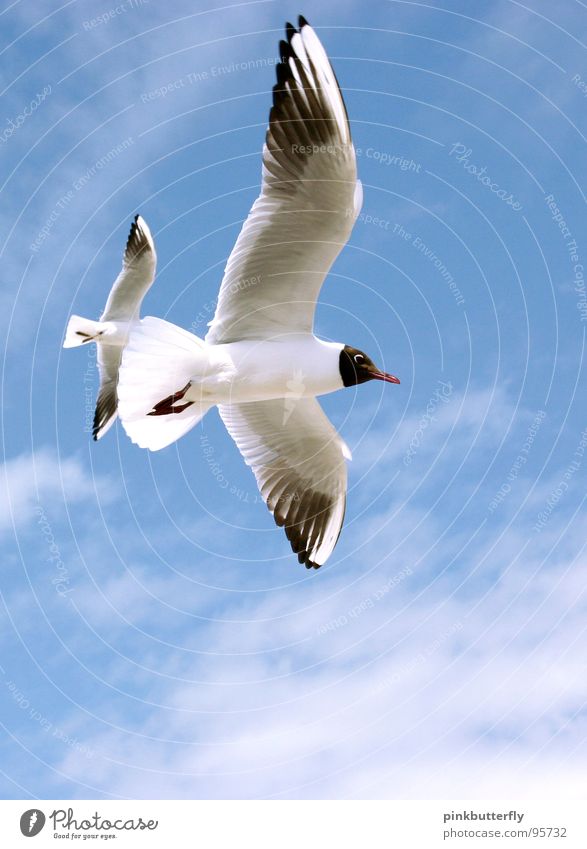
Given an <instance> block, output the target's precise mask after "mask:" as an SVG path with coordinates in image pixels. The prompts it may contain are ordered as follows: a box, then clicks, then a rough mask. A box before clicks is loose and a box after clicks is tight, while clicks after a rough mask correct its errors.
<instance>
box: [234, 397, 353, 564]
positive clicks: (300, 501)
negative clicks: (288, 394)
mask: <svg viewBox="0 0 587 849" xmlns="http://www.w3.org/2000/svg"><path fill="white" fill-rule="evenodd" d="M219 411H220V415H221V417H222V420H223V422H224V424H225V425H226V428H227V430H228V432H229V433H230V435H231V436H232V438H233V439H234V441H235V442H236V445H237V447H238V449H239V451H240V452H241V454H242V456H243V458H244V460H245V462H246V463H247V465H248V466H250V467H251V468H252V470H253V473H254V475H255V478H256V479H257V485H258V487H259V491H260V492H261V495H262V496H263V499H264V500H265V502H266V504H267V507H268V508H269V510H270V511H271V513H272V514H273V518H274V519H275V522H276V524H277V525H279V526H280V527H283V528H284V530H285V533H286V536H287V538H288V540H289V541H290V544H291V547H292V549H293V551H294V552H295V553H296V554H297V555H298V560H299V561H300V563H305V564H306V566H307V568H308V569H310V568H312V567H313V568H314V569H318V568H319V567H320V566H321V565H322V564H323V563H325V562H326V560H327V559H328V557H330V555H331V554H332V552H333V550H334V547H335V545H336V542H337V540H338V537H339V534H340V531H341V528H342V523H343V520H344V511H345V502H346V483H347V472H346V463H345V457H347V456H349V452H348V449H347V447H346V445H345V444H344V442H343V441H342V439H341V437H340V436H339V435H338V433H337V432H336V430H335V429H334V427H333V426H332V424H331V423H330V421H329V420H328V418H327V417H326V415H325V414H324V412H323V411H322V408H321V407H320V405H319V403H318V401H317V400H316V399H315V398H301V399H299V400H298V401H296V404H295V407H294V408H293V411H291V410H290V409H289V406H288V409H287V416H285V415H284V412H285V410H284V400H283V399H277V400H271V401H255V402H252V403H246V404H232V405H222V406H220V407H219Z"/></svg>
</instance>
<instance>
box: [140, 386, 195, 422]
mask: <svg viewBox="0 0 587 849" xmlns="http://www.w3.org/2000/svg"><path fill="white" fill-rule="evenodd" d="M191 385H192V382H191V380H190V381H189V382H188V383H186V385H185V386H184V387H183V389H180V390H179V391H178V392H174V393H173V395H168V396H167V398H164V399H163V400H162V401H159V403H158V404H155V406H154V407H153V409H152V410H151V412H150V413H147V415H148V416H168V415H169V414H170V413H181V412H182V411H183V410H186V409H187V408H188V407H191V405H192V404H193V403H194V402H193V401H188V402H187V403H186V404H180V405H179V406H177V407H176V406H175V403H176V401H181V399H182V398H183V397H184V395H185V394H186V392H187V391H188V389H189V388H190V386H191Z"/></svg>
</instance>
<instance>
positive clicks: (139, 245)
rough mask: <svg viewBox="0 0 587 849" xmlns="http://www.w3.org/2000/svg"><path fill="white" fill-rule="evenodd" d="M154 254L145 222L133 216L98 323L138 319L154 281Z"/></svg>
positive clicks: (149, 232)
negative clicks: (123, 249) (120, 261)
mask: <svg viewBox="0 0 587 849" xmlns="http://www.w3.org/2000/svg"><path fill="white" fill-rule="evenodd" d="M156 268H157V254H156V252H155V244H154V242H153V237H152V236H151V231H150V230H149V227H148V226H147V222H146V221H145V219H144V218H142V217H141V216H140V215H136V216H135V219H134V221H133V223H132V224H131V228H130V233H129V236H128V240H127V242H126V249H125V251H124V256H123V258H122V270H121V272H120V274H119V275H118V277H117V278H116V280H115V281H114V284H113V286H112V289H111V291H110V295H109V296H108V300H107V302H106V306H105V308H104V312H103V313H102V315H101V316H100V320H101V321H130V320H132V319H135V318H138V316H139V310H140V308H141V303H142V301H143V298H144V297H145V295H146V294H147V291H148V290H149V288H150V287H151V285H152V283H153V280H154V279H155V270H156Z"/></svg>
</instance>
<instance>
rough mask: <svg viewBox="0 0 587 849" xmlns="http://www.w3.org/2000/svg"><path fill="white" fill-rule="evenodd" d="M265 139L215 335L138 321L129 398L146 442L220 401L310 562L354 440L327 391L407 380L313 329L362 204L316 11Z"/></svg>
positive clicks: (133, 427)
mask: <svg viewBox="0 0 587 849" xmlns="http://www.w3.org/2000/svg"><path fill="white" fill-rule="evenodd" d="M286 36H287V41H281V43H280V55H281V57H282V58H281V61H280V63H279V64H278V65H277V66H276V68H277V83H276V85H275V86H274V88H273V105H272V108H271V111H270V115H269V127H268V129H267V133H266V138H265V144H264V147H263V156H262V158H263V167H262V187H261V194H260V195H259V197H258V198H257V200H256V201H255V203H254V204H253V207H252V209H251V211H250V213H249V216H248V218H247V219H246V221H245V223H244V225H243V227H242V230H241V232H240V235H239V237H238V239H237V242H236V244H235V246H234V249H233V251H232V253H231V255H230V257H229V259H228V262H227V265H226V268H225V272H224V277H223V280H222V283H221V286H220V292H219V296H218V302H217V307H216V312H215V315H214V318H213V320H212V321H211V322H210V325H209V330H208V332H207V335H206V337H205V339H203V340H202V339H199V338H198V337H197V336H194V334H192V333H189V332H187V331H186V330H183V329H182V328H180V327H177V326H176V325H174V324H171V323H169V322H167V321H163V320H161V319H158V318H154V317H147V318H144V319H143V320H142V321H140V322H137V323H136V324H134V325H133V326H132V328H131V330H130V334H129V337H128V343H127V345H126V347H125V349H124V351H123V354H122V363H121V368H120V375H119V381H118V408H119V414H120V418H121V422H122V425H123V427H124V429H125V431H126V433H127V434H128V436H129V437H130V438H131V440H132V441H133V442H135V443H136V444H138V445H139V446H141V447H143V448H148V449H150V450H153V451H154V450H158V449H160V448H164V447H165V446H166V445H169V444H171V443H172V442H174V441H175V440H176V439H178V438H179V437H180V436H182V435H183V434H184V433H186V432H187V431H188V430H189V429H190V428H192V427H193V426H194V425H195V424H196V423H197V422H199V421H200V420H201V419H202V417H203V416H204V415H205V414H206V412H207V411H208V410H209V409H210V408H211V407H213V406H217V407H218V410H219V413H220V416H221V418H222V420H223V422H224V424H225V426H226V428H227V430H228V432H229V434H230V436H231V437H232V438H233V440H234V441H235V443H236V445H237V447H238V448H239V450H240V452H241V454H242V456H243V458H244V460H245V462H246V463H247V465H249V466H250V467H251V469H252V471H253V473H254V475H255V477H256V480H257V484H258V487H259V490H260V492H261V495H262V497H263V499H264V500H265V502H266V504H267V507H268V508H269V510H270V511H271V513H272V514H273V517H274V519H275V522H276V523H277V525H279V526H281V527H283V528H284V530H285V533H286V535H287V538H288V540H289V542H290V543H291V547H292V549H293V551H294V552H295V553H296V554H297V556H298V560H299V562H300V563H303V564H305V566H306V567H307V568H314V569H318V568H319V567H320V566H322V565H323V564H324V563H325V562H326V561H327V559H328V558H329V557H330V555H331V554H332V552H333V550H334V547H335V545H336V542H337V540H338V537H339V534H340V531H341V528H342V524H343V520H344V513H345V504H346V490H347V469H346V460H347V459H350V451H349V450H348V448H347V446H346V445H345V443H344V442H343V440H342V438H341V437H340V436H339V434H338V433H337V432H336V430H335V429H334V427H333V426H332V424H331V423H330V421H329V420H328V418H327V417H326V415H325V414H324V412H323V411H322V408H321V407H320V404H319V403H318V401H317V400H316V396H319V395H324V394H326V393H329V392H335V391H337V390H339V389H342V388H344V387H349V386H356V385H358V384H362V383H366V382H367V381H370V380H381V381H385V382H386V383H399V382H400V381H399V380H398V378H397V377H395V376H393V375H391V374H387V373H385V372H384V371H382V370H381V369H380V368H378V367H377V366H376V365H375V364H374V363H373V361H372V360H371V359H370V358H369V357H368V356H367V354H365V353H364V352H363V351H361V350H360V349H358V348H355V347H352V346H350V345H345V344H343V343H340V342H327V341H324V340H322V339H319V338H318V337H317V336H316V335H315V334H314V332H313V325H314V312H315V307H316V300H317V298H318V295H319V292H320V288H321V286H322V283H323V281H324V278H325V277H326V275H327V273H328V271H329V269H330V267H331V265H332V263H333V262H334V260H335V259H336V257H337V256H338V254H339V252H340V251H341V249H342V247H343V246H344V244H345V243H346V241H347V240H348V238H349V236H350V233H351V230H352V228H353V225H354V222H355V220H356V218H357V216H358V214H359V211H360V209H361V205H362V190H361V183H360V181H359V180H358V179H357V165H356V157H355V150H354V147H353V143H352V140H351V133H350V127H349V120H348V116H347V112H346V108H345V104H344V101H343V98H342V94H341V92H340V89H339V86H338V83H337V80H336V77H335V74H334V71H333V70H332V66H331V64H330V62H329V60H328V57H327V55H326V52H325V50H324V47H323V46H322V44H321V42H320V40H319V39H318V36H317V35H316V33H315V31H314V30H313V29H312V27H311V26H310V25H309V24H308V22H307V21H306V19H305V18H303V17H300V18H299V23H298V28H297V29H296V28H294V27H293V26H292V25H291V24H289V23H288V24H286Z"/></svg>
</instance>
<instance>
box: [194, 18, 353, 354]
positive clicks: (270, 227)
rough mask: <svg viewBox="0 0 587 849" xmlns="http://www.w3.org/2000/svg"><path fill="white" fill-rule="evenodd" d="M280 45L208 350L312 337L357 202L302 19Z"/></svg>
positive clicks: (331, 90) (333, 105)
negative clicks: (254, 169) (259, 158)
mask: <svg viewBox="0 0 587 849" xmlns="http://www.w3.org/2000/svg"><path fill="white" fill-rule="evenodd" d="M299 26H300V29H299V31H297V30H295V29H294V28H293V27H292V26H291V24H288V25H287V28H286V29H287V38H288V40H287V42H285V41H282V42H281V43H280V48H281V55H282V61H281V63H280V64H278V65H277V84H276V85H275V86H274V88H273V107H272V109H271V112H270V115H269V128H268V130H267V136H266V140H265V145H264V147H263V184H262V188H261V194H260V196H259V197H258V198H257V200H256V201H255V203H254V204H253V207H252V209H251V211H250V213H249V216H248V218H247V220H246V221H245V223H244V225H243V228H242V230H241V232H240V235H239V237H238V239H237V242H236V244H235V246H234V249H233V251H232V253H231V255H230V258H229V260H228V263H227V266H226V270H225V273H224V278H223V280H222V285H221V287H220V294H219V297H218V305H217V308H216V314H215V316H214V320H213V321H212V322H211V326H210V330H209V331H208V335H207V336H206V341H207V342H211V343H215V344H217V343H222V342H232V341H236V340H240V339H263V338H267V337H269V336H275V335H278V334H279V333H281V332H287V333H291V332H292V331H297V332H308V333H310V332H312V327H313V323H314V311H315V305H316V299H317V297H318V293H319V291H320V287H321V286H322V283H323V281H324V278H325V276H326V274H327V273H328V270H329V269H330V266H331V265H332V263H333V262H334V260H335V259H336V257H337V256H338V254H339V252H340V250H341V248H342V247H343V245H344V244H345V242H346V241H347V239H348V237H349V235H350V233H351V230H352V228H353V224H354V222H355V219H356V217H357V215H358V214H359V210H360V208H361V203H362V192H361V184H360V182H359V181H358V180H357V167H356V159H355V149H354V147H353V144H352V141H351V133H350V127H349V122H348V117H347V113H346V108H345V105H344V101H343V99H342V95H341V93H340V89H339V87H338V83H337V80H336V77H335V75H334V71H333V70H332V66H331V65H330V62H329V60H328V57H327V55H326V52H325V50H324V48H323V46H322V44H321V43H320V40H319V39H318V36H317V35H316V33H315V32H314V30H313V29H312V27H310V26H309V25H308V23H307V22H306V21H305V20H304V18H300V23H299Z"/></svg>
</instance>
